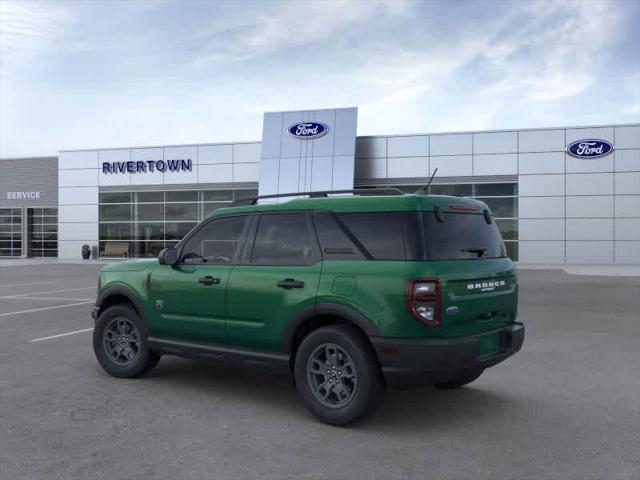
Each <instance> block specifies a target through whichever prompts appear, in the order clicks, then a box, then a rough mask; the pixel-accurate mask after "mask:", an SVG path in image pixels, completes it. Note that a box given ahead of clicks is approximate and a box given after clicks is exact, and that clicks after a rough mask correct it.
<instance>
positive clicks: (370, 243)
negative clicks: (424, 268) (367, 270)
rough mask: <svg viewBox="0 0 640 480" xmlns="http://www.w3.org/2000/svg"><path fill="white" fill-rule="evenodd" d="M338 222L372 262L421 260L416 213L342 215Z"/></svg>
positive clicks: (339, 216)
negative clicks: (356, 241)
mask: <svg viewBox="0 0 640 480" xmlns="http://www.w3.org/2000/svg"><path fill="white" fill-rule="evenodd" d="M338 218H340V220H341V221H342V223H344V225H345V226H346V227H347V228H348V229H349V231H350V232H351V233H352V234H353V235H354V236H355V237H356V238H357V239H358V241H359V242H360V243H361V244H362V245H363V246H364V248H365V249H366V250H367V251H368V252H369V253H370V254H371V256H372V257H373V259H374V260H419V259H420V256H421V255H420V233H419V229H418V217H417V215H416V214H415V213H411V212H386V213H343V214H339V215H338Z"/></svg>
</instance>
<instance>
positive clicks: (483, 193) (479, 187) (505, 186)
mask: <svg viewBox="0 0 640 480" xmlns="http://www.w3.org/2000/svg"><path fill="white" fill-rule="evenodd" d="M515 195H518V184H517V183H476V184H475V185H474V186H473V196H475V197H512V196H515Z"/></svg>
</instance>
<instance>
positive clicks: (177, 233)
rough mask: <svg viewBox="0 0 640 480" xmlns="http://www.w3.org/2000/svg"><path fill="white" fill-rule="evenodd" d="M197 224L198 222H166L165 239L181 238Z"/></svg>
mask: <svg viewBox="0 0 640 480" xmlns="http://www.w3.org/2000/svg"><path fill="white" fill-rule="evenodd" d="M196 225H197V222H193V223H192V222H171V223H170V222H167V223H166V224H165V239H166V240H180V239H181V238H182V237H184V236H185V235H186V234H187V233H188V232H189V230H191V229H192V228H193V227H195V226H196Z"/></svg>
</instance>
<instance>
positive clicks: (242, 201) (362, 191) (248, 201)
mask: <svg viewBox="0 0 640 480" xmlns="http://www.w3.org/2000/svg"><path fill="white" fill-rule="evenodd" d="M336 193H337V194H340V193H353V194H354V195H371V196H376V195H404V192H403V191H402V190H400V189H398V188H359V189H357V190H323V191H319V192H292V193H276V194H272V195H259V196H256V197H243V198H238V199H237V200H235V201H234V202H233V203H231V206H232V207H238V206H241V205H255V204H256V203H258V200H262V199H263V198H281V197H301V196H307V197H309V198H319V197H328V196H329V195H333V194H336Z"/></svg>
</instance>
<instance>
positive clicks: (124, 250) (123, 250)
mask: <svg viewBox="0 0 640 480" xmlns="http://www.w3.org/2000/svg"><path fill="white" fill-rule="evenodd" d="M102 257H120V258H125V257H129V244H128V243H111V242H109V243H107V244H105V246H104V250H103V252H102Z"/></svg>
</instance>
